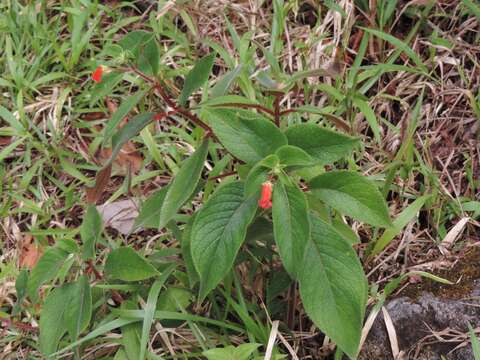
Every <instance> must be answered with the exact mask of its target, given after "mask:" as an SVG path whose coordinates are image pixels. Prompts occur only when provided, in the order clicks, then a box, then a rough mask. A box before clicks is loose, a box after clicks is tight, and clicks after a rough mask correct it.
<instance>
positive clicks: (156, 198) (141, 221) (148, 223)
mask: <svg viewBox="0 0 480 360" xmlns="http://www.w3.org/2000/svg"><path fill="white" fill-rule="evenodd" d="M167 191H168V185H167V186H164V187H163V188H161V189H160V190H158V191H155V192H154V193H153V194H152V195H151V196H150V197H149V198H148V199H147V200H145V202H144V203H143V204H142V207H141V209H140V213H139V214H138V216H137V218H136V219H135V225H134V227H133V230H135V229H138V228H139V227H141V226H143V227H149V228H155V229H158V228H159V227H158V224H159V222H158V221H159V211H160V209H161V206H162V204H163V200H164V199H165V195H167Z"/></svg>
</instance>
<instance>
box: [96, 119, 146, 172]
mask: <svg viewBox="0 0 480 360" xmlns="http://www.w3.org/2000/svg"><path fill="white" fill-rule="evenodd" d="M154 115H155V113H145V114H140V115H137V116H134V117H133V118H132V119H131V120H130V121H129V122H128V123H127V124H126V125H125V126H124V127H122V128H121V129H120V130H118V131H117V132H116V133H115V135H113V137H112V156H111V157H110V159H109V160H108V161H107V163H106V164H105V165H104V167H106V166H108V165H110V164H111V163H112V162H113V160H115V158H116V157H117V155H118V153H119V152H120V150H121V149H122V146H123V145H125V144H126V143H127V141H129V140H130V139H131V138H133V137H134V136H136V135H138V134H139V133H140V131H142V129H143V128H144V127H145V126H147V125H148V124H149V123H150V122H151V121H152V119H153V116H154Z"/></svg>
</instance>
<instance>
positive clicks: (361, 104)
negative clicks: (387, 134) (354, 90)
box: [353, 97, 382, 144]
mask: <svg viewBox="0 0 480 360" xmlns="http://www.w3.org/2000/svg"><path fill="white" fill-rule="evenodd" d="M353 103H354V104H355V106H356V107H358V108H359V109H360V111H361V112H362V114H363V115H365V119H366V120H367V122H368V125H369V126H370V129H372V132H373V136H374V137H375V141H376V142H377V143H379V144H380V143H381V142H382V134H381V132H380V125H379V124H378V120H377V117H376V115H375V112H374V111H373V110H372V108H371V107H370V105H369V104H368V103H367V102H366V101H364V100H362V99H359V98H358V97H354V98H353Z"/></svg>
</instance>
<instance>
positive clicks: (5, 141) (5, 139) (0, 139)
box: [0, 136, 12, 145]
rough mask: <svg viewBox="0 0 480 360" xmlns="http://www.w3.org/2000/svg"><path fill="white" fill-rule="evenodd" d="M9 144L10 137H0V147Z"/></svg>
mask: <svg viewBox="0 0 480 360" xmlns="http://www.w3.org/2000/svg"><path fill="white" fill-rule="evenodd" d="M11 142H12V137H11V136H0V145H10V143H11Z"/></svg>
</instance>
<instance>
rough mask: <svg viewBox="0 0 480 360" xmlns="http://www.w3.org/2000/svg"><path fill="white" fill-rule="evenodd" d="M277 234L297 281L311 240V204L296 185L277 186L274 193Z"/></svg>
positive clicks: (284, 257)
mask: <svg viewBox="0 0 480 360" xmlns="http://www.w3.org/2000/svg"><path fill="white" fill-rule="evenodd" d="M272 203H273V208H272V216H273V233H274V236H275V242H276V244H277V246H278V250H279V252H280V258H281V259H282V262H283V266H284V267H285V270H287V272H288V273H289V274H290V275H291V276H292V277H293V278H294V279H296V278H297V275H298V271H299V269H300V267H299V266H301V264H302V260H303V253H304V252H305V246H306V245H307V242H308V239H309V238H310V223H309V221H308V206H307V200H306V198H305V195H304V194H303V192H302V191H301V190H300V189H299V188H298V187H297V186H295V185H293V186H292V185H286V184H283V183H282V182H280V181H279V182H277V183H276V184H275V186H274V189H273V201H272Z"/></svg>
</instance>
